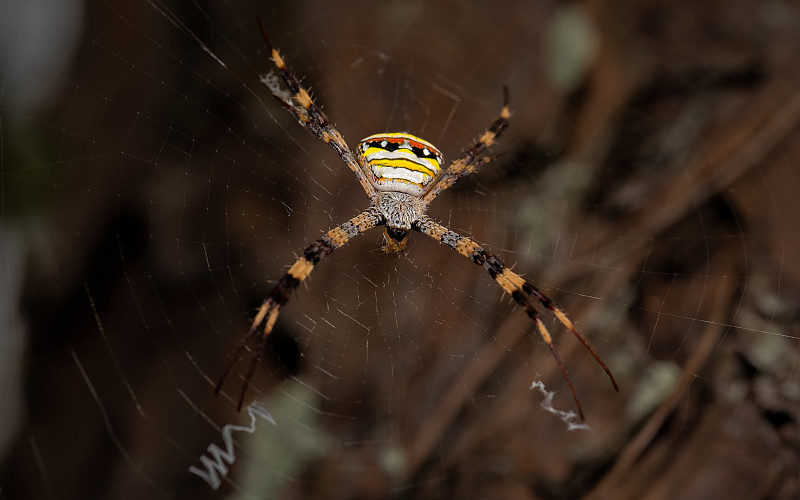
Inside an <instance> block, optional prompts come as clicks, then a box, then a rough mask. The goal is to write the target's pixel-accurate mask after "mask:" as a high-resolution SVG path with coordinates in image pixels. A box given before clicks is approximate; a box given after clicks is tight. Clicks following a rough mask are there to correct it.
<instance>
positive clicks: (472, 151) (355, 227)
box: [216, 27, 618, 418]
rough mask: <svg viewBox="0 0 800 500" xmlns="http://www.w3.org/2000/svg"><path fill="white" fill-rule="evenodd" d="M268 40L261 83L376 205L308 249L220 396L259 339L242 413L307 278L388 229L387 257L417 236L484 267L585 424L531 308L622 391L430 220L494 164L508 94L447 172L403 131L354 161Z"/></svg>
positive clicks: (525, 296)
mask: <svg viewBox="0 0 800 500" xmlns="http://www.w3.org/2000/svg"><path fill="white" fill-rule="evenodd" d="M262 34H264V40H265V42H266V43H267V46H268V47H269V49H270V52H271V54H272V60H273V62H274V63H275V68H276V69H277V73H278V74H275V73H274V72H270V73H269V74H267V75H265V76H263V77H262V78H261V81H262V82H263V83H264V84H265V85H266V86H267V87H268V88H269V89H270V91H271V92H272V95H273V96H274V97H275V99H277V100H278V102H280V103H281V104H282V105H283V107H285V108H286V109H287V110H289V112H291V113H292V114H293V115H294V116H295V118H297V119H298V121H299V122H300V124H301V125H303V126H304V127H305V128H306V129H307V130H308V131H310V132H311V133H312V134H314V135H316V136H317V137H319V138H320V139H322V140H323V141H325V142H326V143H327V144H328V145H330V146H331V147H332V148H333V149H334V150H335V151H336V153H338V154H339V156H340V157H341V159H342V160H343V161H344V162H345V163H346V164H347V166H348V167H349V168H350V170H351V171H352V172H353V174H354V175H355V176H356V179H358V181H359V182H360V183H361V187H363V188H364V191H365V192H366V194H367V196H368V197H369V199H370V205H369V208H367V209H366V210H365V211H364V212H362V213H360V214H358V215H357V216H355V217H353V218H352V219H350V220H349V221H347V222H344V223H342V224H340V225H339V226H337V227H335V228H333V229H331V230H330V231H328V232H327V233H325V235H323V236H322V238H320V239H318V240H317V241H315V242H314V243H312V244H311V245H309V246H308V247H307V248H306V249H305V250H303V253H302V255H301V257H300V258H299V259H298V260H297V261H296V262H295V263H294V264H293V265H292V267H291V268H289V271H288V272H287V273H286V274H285V275H284V276H283V277H282V278H281V279H280V281H279V282H278V284H277V285H276V286H275V288H273V289H272V291H271V292H270V294H269V295H268V296H267V298H266V299H265V300H264V303H263V304H262V305H261V307H260V308H259V310H258V313H256V317H255V319H254V320H253V323H252V324H251V326H250V330H249V331H248V333H247V334H246V335H245V336H244V337H243V338H242V341H241V343H240V344H239V347H238V348H237V350H236V352H235V353H234V356H233V358H232V360H231V362H230V364H229V365H228V367H227V369H226V370H225V372H224V373H223V374H222V377H220V380H219V382H218V383H217V387H216V392H217V393H219V391H220V389H221V388H222V383H223V382H224V381H225V378H226V377H227V375H228V372H229V371H230V369H231V367H232V366H233V364H234V363H236V361H237V360H238V359H239V358H240V357H241V355H242V354H243V351H244V348H245V347H246V346H247V344H248V342H249V341H250V340H251V339H253V338H255V339H257V340H256V344H257V345H256V349H255V354H254V356H253V358H252V359H251V361H250V365H249V367H248V370H247V373H246V374H245V379H244V383H243V386H242V390H241V392H240V393H239V402H238V405H239V406H238V408H239V409H240V410H241V408H242V403H243V401H244V396H245V392H246V391H247V386H248V385H249V383H250V380H251V378H252V376H253V371H254V370H255V367H256V364H257V363H258V360H259V359H260V358H261V352H262V350H263V347H264V343H265V341H266V338H267V336H268V335H269V333H270V332H271V331H272V329H273V327H274V326H275V322H276V321H277V319H278V312H279V311H280V308H281V307H283V306H284V305H285V304H286V302H287V301H288V300H289V296H290V295H291V293H292V292H293V291H294V290H295V289H296V288H297V286H298V285H299V284H300V282H302V281H303V280H305V279H306V278H307V277H308V276H309V274H310V273H311V271H312V270H313V269H314V266H315V265H317V263H318V262H319V261H320V259H322V257H324V256H326V255H328V254H330V253H331V252H333V251H334V250H336V249H337V248H339V247H341V246H342V245H344V244H346V243H347V242H348V241H350V239H352V238H353V237H355V236H357V235H359V234H361V233H363V232H364V231H367V230H369V229H372V228H374V227H377V226H385V231H384V236H385V245H384V250H385V251H387V252H399V251H401V250H403V248H405V243H406V239H407V238H408V235H409V233H410V232H411V231H416V232H419V233H422V234H425V235H427V236H430V237H431V238H434V239H435V240H437V241H439V242H440V243H442V244H444V245H447V246H448V247H450V248H452V249H453V250H455V251H456V252H458V253H459V254H461V255H463V256H464V257H466V258H468V259H470V260H471V261H472V262H474V263H475V264H478V265H480V266H483V268H484V269H486V271H487V272H488V273H489V275H490V276H491V277H492V279H494V280H495V282H496V283H497V284H498V285H499V286H500V287H501V288H502V289H503V290H504V291H505V292H507V293H508V294H509V295H510V296H511V297H512V298H513V299H514V301H516V302H517V303H518V304H519V305H520V306H522V307H523V308H524V309H525V313H526V314H527V315H528V317H530V318H531V319H532V320H533V321H534V323H535V324H536V327H537V329H538V330H539V334H540V335H541V337H542V339H543V340H544V342H545V343H546V344H547V347H549V348H550V351H551V353H552V354H553V357H554V358H555V360H556V363H557V364H558V367H559V369H560V370H561V373H562V375H563V376H564V379H565V380H566V381H567V383H568V384H569V387H570V390H571V391H572V396H573V398H574V399H575V403H576V405H577V407H578V413H579V414H580V416H581V418H583V412H582V410H581V406H580V401H579V400H578V396H577V394H576V392H575V388H574V387H573V385H572V381H571V380H570V378H569V375H568V374H567V370H566V368H565V367H564V363H563V362H562V361H561V357H560V356H559V354H558V351H556V348H555V346H554V345H553V339H552V338H551V337H550V333H549V332H548V330H547V328H546V327H545V325H544V323H543V322H542V319H541V317H540V316H539V313H538V311H537V310H536V308H535V307H534V306H533V304H534V303H535V302H536V303H539V304H540V305H541V306H543V307H545V308H546V309H548V310H550V311H551V312H552V313H553V314H554V315H555V317H556V318H558V320H559V321H560V322H561V323H562V324H563V325H564V326H565V327H567V328H568V329H569V330H570V331H571V332H572V333H573V334H574V335H575V336H576V337H577V338H578V340H580V341H581V342H582V343H583V345H584V346H585V347H586V349H587V350H588V351H589V352H591V354H592V355H593V356H594V358H595V359H596V360H597V362H598V363H599V364H600V366H602V368H603V370H605V372H606V374H607V375H608V377H609V378H610V379H611V382H612V384H613V385H614V388H615V389H618V388H617V383H616V381H615V380H614V376H613V375H612V374H611V371H610V370H609V369H608V367H607V366H606V365H605V363H604V362H603V361H602V360H601V359H600V356H599V355H598V354H597V353H596V352H595V350H594V349H593V348H592V346H591V345H590V344H589V342H588V341H587V340H586V338H584V337H583V335H581V334H580V333H579V332H578V331H577V330H576V329H575V326H574V325H573V324H572V322H571V321H570V320H569V319H568V318H567V317H566V315H565V314H564V313H563V312H562V311H561V309H559V308H558V307H557V306H556V305H555V303H554V302H553V301H552V300H550V299H549V298H548V297H546V296H545V295H544V294H543V293H541V292H540V291H539V290H538V289H537V288H536V287H535V286H534V285H533V284H532V283H530V282H529V281H527V280H525V279H524V278H522V276H520V275H518V274H517V273H515V272H513V271H511V270H510V269H509V268H508V267H506V266H505V265H504V264H503V262H502V261H501V260H500V259H499V258H497V257H496V256H495V255H494V254H492V253H491V252H489V251H488V250H486V249H485V248H483V247H482V246H481V245H479V244H478V243H476V242H475V241H473V240H472V239H471V238H469V237H466V236H462V235H460V234H458V233H456V232H454V231H451V230H450V229H448V228H446V227H444V226H443V225H441V224H439V223H438V222H436V221H434V220H432V219H430V218H429V217H428V216H427V215H426V210H427V207H428V204H429V203H430V202H431V201H432V200H433V199H435V198H436V196H438V195H439V194H440V193H441V192H442V191H444V190H445V189H447V188H449V187H450V186H452V185H453V184H454V183H455V182H456V181H457V180H458V179H460V178H461V177H463V176H465V175H469V174H471V173H473V172H475V170H477V169H478V168H480V167H481V166H483V165H485V164H487V163H489V162H490V161H491V158H490V157H487V156H484V155H483V154H484V153H485V152H486V150H487V148H488V147H489V146H491V145H492V144H493V143H494V141H495V139H497V137H498V136H499V135H500V134H501V133H502V132H503V130H505V128H506V127H507V126H508V120H509V117H510V116H511V113H510V112H509V109H508V90H507V89H505V88H504V89H503V108H502V110H501V111H500V116H498V117H497V118H496V119H495V121H494V122H493V123H492V124H491V126H489V128H488V129H486V131H485V132H484V133H483V134H482V135H481V136H480V138H479V139H478V141H477V142H476V143H475V144H473V145H472V147H470V148H469V149H468V150H466V151H465V152H464V153H463V154H462V155H461V156H460V157H458V158H457V159H456V160H455V161H454V162H453V163H451V164H450V165H449V166H448V167H447V168H443V167H442V165H443V161H444V158H443V156H442V153H441V152H440V151H439V150H438V149H437V148H436V147H434V146H433V144H431V143H429V142H428V141H426V140H424V139H421V138H419V137H416V136H414V135H411V134H408V133H405V132H397V133H395V132H390V133H382V134H375V135H371V136H369V137H367V138H365V139H363V140H362V141H361V142H359V143H358V146H356V154H353V152H352V151H351V150H350V148H349V147H348V146H347V143H346V142H345V141H344V138H343V137H342V135H341V134H340V133H339V131H338V130H336V128H335V127H334V126H333V125H332V124H331V123H330V121H328V118H327V117H326V116H325V114H324V113H323V112H322V110H321V109H320V108H319V107H318V106H317V105H316V104H315V103H314V100H313V99H312V98H311V95H310V94H309V93H308V91H307V90H306V89H304V88H303V87H302V86H301V85H300V83H299V81H298V79H297V77H296V76H295V74H294V72H293V71H292V70H291V69H290V68H289V67H288V66H287V65H286V63H285V61H284V60H283V58H282V57H281V55H280V54H279V53H278V51H277V50H276V49H274V48H273V47H272V44H271V43H270V42H269V39H268V38H267V36H266V34H265V33H264V30H263V27H262ZM281 81H282V82H283V83H284V84H285V85H286V86H287V87H288V90H284V89H283V88H282V84H281Z"/></svg>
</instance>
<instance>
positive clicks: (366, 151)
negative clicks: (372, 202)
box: [356, 132, 443, 196]
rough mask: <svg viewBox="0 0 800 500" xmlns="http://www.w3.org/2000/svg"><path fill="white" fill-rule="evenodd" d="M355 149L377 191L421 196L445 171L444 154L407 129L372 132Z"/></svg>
mask: <svg viewBox="0 0 800 500" xmlns="http://www.w3.org/2000/svg"><path fill="white" fill-rule="evenodd" d="M356 149H357V151H358V160H359V163H360V164H361V166H362V168H363V169H364V172H365V173H366V174H367V177H368V178H369V180H370V182H371V183H372V185H373V186H374V187H375V189H376V190H378V191H393V192H397V193H406V194H410V195H413V196H421V195H422V194H424V193H425V192H426V191H427V190H428V188H429V187H430V185H431V183H432V182H433V181H434V180H435V179H436V178H437V177H439V174H440V173H441V171H442V161H443V157H442V153H441V152H439V150H438V149H436V147H434V146H433V144H431V143H429V142H428V141H426V140H424V139H420V138H419V137H417V136H415V135H411V134H407V133H405V132H398V133H383V134H375V135H371V136H369V137H367V138H366V139H363V140H362V141H361V142H359V143H358V147H357V148H356Z"/></svg>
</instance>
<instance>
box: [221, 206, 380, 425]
mask: <svg viewBox="0 0 800 500" xmlns="http://www.w3.org/2000/svg"><path fill="white" fill-rule="evenodd" d="M384 222H385V219H384V217H383V215H381V214H380V212H378V211H377V210H375V209H374V208H369V209H367V210H366V211H364V212H362V213H360V214H359V215H357V216H355V217H353V218H352V219H350V220H349V221H347V222H345V223H343V224H340V225H338V226H336V227H335V228H333V229H331V230H330V231H328V232H327V233H325V235H324V236H323V237H322V238H320V239H318V240H317V241H315V242H314V243H312V244H311V245H309V246H308V247H307V248H306V249H305V250H303V254H302V255H301V256H300V258H299V259H297V261H296V262H295V263H294V265H292V267H291V268H290V269H289V271H288V272H287V273H286V274H284V275H283V277H282V278H281V279H280V281H278V284H277V285H275V288H273V289H272V291H271V292H270V293H269V295H268V296H267V298H266V300H264V303H263V304H261V307H260V308H259V309H258V312H257V313H256V316H255V318H254V319H253V323H252V325H251V326H250V330H249V331H248V332H247V334H246V335H245V336H244V337H242V341H241V342H240V343H239V346H238V347H237V348H236V350H235V351H234V353H233V356H231V361H230V362H229V363H228V366H227V367H226V368H225V371H224V372H223V373H222V376H221V377H220V378H219V382H217V387H216V388H215V389H214V394H216V395H218V394H219V392H220V390H221V389H222V384H223V383H224V382H225V379H226V378H227V376H228V373H229V372H230V370H231V368H232V367H233V365H235V364H236V363H238V361H239V360H240V359H241V358H242V355H243V354H244V350H245V348H246V347H247V344H248V343H249V342H250V339H252V338H254V337H256V338H257V341H256V348H255V352H254V353H253V357H252V358H251V359H250V365H249V366H248V368H247V372H246V373H245V377H244V383H243V385H242V390H241V392H240V393H239V402H238V405H237V407H236V408H237V411H241V409H242V403H243V402H244V396H245V393H246V392H247V388H248V387H249V385H250V381H251V379H252V378H253V373H254V372H255V369H256V366H257V365H258V362H259V361H260V360H261V355H262V352H263V350H264V345H265V343H266V340H267V336H268V335H269V334H270V332H271V331H272V328H273V327H274V326H275V322H276V321H277V319H278V313H279V311H280V309H281V307H283V306H284V305H286V303H287V302H288V301H289V297H290V296H291V294H292V292H294V291H295V290H296V289H297V286H298V285H299V284H300V283H301V282H302V281H304V280H305V279H306V278H308V276H309V274H311V271H313V270H314V266H316V265H317V263H318V262H319V261H320V259H322V258H323V257H325V256H326V255H328V254H330V253H331V252H333V251H334V250H336V249H337V248H340V247H341V246H343V245H345V244H346V243H347V242H348V241H350V240H351V239H353V238H354V237H356V236H358V235H359V234H361V233H363V232H365V231H368V230H369V229H372V228H374V227H376V226H379V225H381V224H383V223H384ZM262 325H263V328H262ZM259 330H260V331H259Z"/></svg>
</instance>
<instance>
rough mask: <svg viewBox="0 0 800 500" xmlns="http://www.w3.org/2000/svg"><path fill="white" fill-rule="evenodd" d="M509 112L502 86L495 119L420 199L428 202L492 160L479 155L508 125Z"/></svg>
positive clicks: (506, 90)
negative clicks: (501, 106)
mask: <svg viewBox="0 0 800 500" xmlns="http://www.w3.org/2000/svg"><path fill="white" fill-rule="evenodd" d="M510 116H511V112H510V111H509V109H508V87H503V109H502V110H501V111H500V116H498V117H497V118H496V119H495V121H494V122H493V123H492V124H491V125H490V126H489V128H487V129H486V130H485V131H484V132H483V134H481V136H480V138H479V139H478V142H476V143H475V144H473V145H472V147H471V148H469V149H468V150H466V151H465V152H464V153H463V154H462V155H461V156H460V157H459V158H457V159H456V160H455V161H453V163H451V164H450V166H448V167H447V169H446V170H445V171H444V173H442V176H441V177H440V178H439V180H438V181H436V184H434V185H433V187H432V188H431V190H430V191H428V192H427V193H425V195H424V196H423V197H422V199H423V200H424V201H425V202H426V203H430V202H431V201H432V200H433V199H434V198H436V197H437V196H438V195H439V194H440V193H441V192H442V191H444V190H445V189H447V188H449V187H450V186H452V185H453V184H455V183H456V181H457V180H459V179H460V178H462V177H464V176H466V175H470V174H472V173H473V172H475V171H476V170H478V169H479V168H480V167H482V166H484V165H485V164H487V163H489V162H491V161H492V158H487V157H481V156H480V155H481V154H482V153H484V152H485V151H486V149H487V148H489V147H490V146H491V145H492V144H494V141H495V140H497V138H498V137H500V134H502V133H503V131H504V130H505V129H506V127H508V119H509V117H510Z"/></svg>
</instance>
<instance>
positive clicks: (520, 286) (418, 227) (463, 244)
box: [411, 217, 619, 419]
mask: <svg viewBox="0 0 800 500" xmlns="http://www.w3.org/2000/svg"><path fill="white" fill-rule="evenodd" d="M411 228H412V229H414V230H415V231H419V232H421V233H423V234H426V235H428V236H430V237H431V238H433V239H435V240H437V241H439V242H441V243H444V244H445V245H447V246H449V247H450V248H452V249H453V250H455V251H456V252H458V253H459V254H461V255H463V256H464V257H466V258H468V259H470V260H471V261H472V262H474V263H475V264H478V265H481V266H483V267H484V269H486V271H488V273H489V275H490V276H491V277H492V278H493V279H494V280H495V282H497V284H498V285H500V287H501V288H502V289H503V290H504V291H506V292H507V293H508V294H509V295H511V297H512V298H513V299H514V301H515V302H516V303H517V304H519V305H521V306H522V307H523V308H524V309H525V313H526V314H527V315H528V317H529V318H531V319H532V320H533V321H534V323H536V327H537V328H538V330H539V334H540V335H541V337H542V340H544V342H545V344H547V347H548V348H549V349H550V352H551V353H552V354H553V357H554V358H555V360H556V363H557V364H558V368H559V370H561V375H562V376H563V377H564V380H566V382H567V385H569V389H570V391H571V392H572V398H573V399H574V400H575V404H576V405H577V407H578V413H579V414H580V417H581V419H583V410H582V408H581V402H580V399H578V394H577V392H576V391H575V387H574V386H573V385H572V380H571V379H570V377H569V374H568V373H567V368H566V366H565V365H564V362H563V361H562V360H561V356H560V355H559V354H558V351H557V350H556V348H555V345H553V339H552V337H551V336H550V332H549V331H548V330H547V327H546V326H545V325H544V322H543V321H542V318H541V316H540V315H539V313H538V312H537V310H536V309H535V308H534V307H533V304H532V303H531V300H530V299H531V298H533V299H535V300H536V301H538V302H539V303H540V304H541V305H542V306H543V307H545V308H547V309H549V310H550V311H551V312H552V313H553V315H554V316H555V317H556V318H558V320H559V321H560V322H561V323H562V324H563V325H564V326H565V327H567V329H568V330H569V331H571V332H572V334H573V335H575V337H576V338H577V339H578V340H579V341H580V342H581V344H583V346H584V347H585V348H586V350H588V351H589V352H590V353H591V354H592V356H593V357H594V359H595V360H596V361H597V363H598V364H599V365H600V366H601V367H602V368H603V370H604V371H605V372H606V375H608V378H609V379H610V380H611V384H612V385H613V386H614V389H615V390H616V391H619V386H618V385H617V381H616V380H614V375H612V374H611V370H610V369H609V368H608V366H607V365H606V364H605V362H603V360H602V359H601V358H600V355H599V354H597V351H595V350H594V348H593V347H592V345H591V344H590V343H589V341H588V340H587V339H586V337H584V336H583V335H581V333H580V332H578V330H577V329H576V328H575V325H573V324H572V321H570V320H569V318H567V316H566V315H565V314H564V312H563V311H562V310H561V309H559V308H558V306H556V305H555V303H554V302H553V301H552V300H551V299H549V298H548V297H547V296H545V295H544V294H543V293H541V292H540V291H539V289H537V288H536V287H535V286H534V285H532V284H531V283H529V282H528V281H526V280H525V279H524V278H523V277H522V276H520V275H518V274H517V273H515V272H513V271H512V270H511V269H509V268H507V267H505V265H503V263H502V262H501V261H500V259H498V258H497V257H496V256H495V255H494V254H492V253H490V252H489V251H487V250H486V249H485V248H483V247H482V246H480V245H479V244H478V243H476V242H475V241H473V240H472V239H470V238H467V237H466V236H461V235H460V234H458V233H456V232H453V231H451V230H449V229H447V228H446V227H444V226H442V225H441V224H439V223H437V222H435V221H433V220H431V219H429V218H428V217H423V218H421V219H420V220H419V221H417V222H416V223H414V224H413V225H412V226H411Z"/></svg>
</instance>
